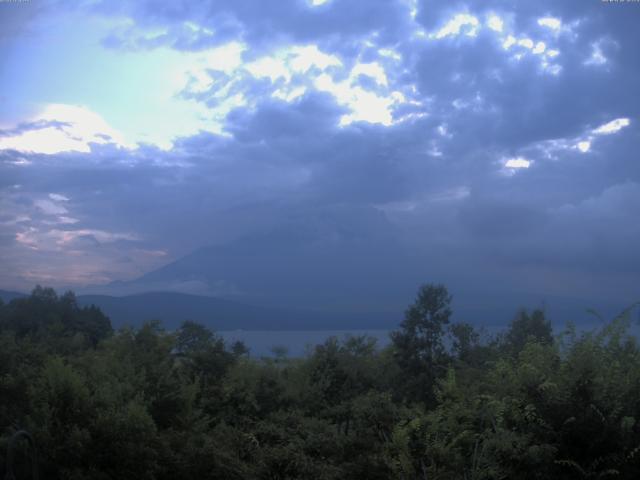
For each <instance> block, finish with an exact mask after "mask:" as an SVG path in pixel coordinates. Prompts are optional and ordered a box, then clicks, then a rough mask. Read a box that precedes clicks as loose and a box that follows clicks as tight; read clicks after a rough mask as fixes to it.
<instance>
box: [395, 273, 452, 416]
mask: <svg viewBox="0 0 640 480" xmlns="http://www.w3.org/2000/svg"><path fill="white" fill-rule="evenodd" d="M451 299H452V297H451V295H450V294H449V292H448V291H447V288H446V287H445V286H444V285H434V284H426V285H422V286H421V287H420V289H419V290H418V295H417V296H416V300H415V302H414V303H413V305H411V306H410V307H409V308H408V309H407V311H406V312H405V319H404V320H403V321H402V323H401V324H400V328H401V329H400V330H399V331H394V332H392V333H391V340H392V343H393V346H394V348H395V358H396V361H397V362H398V365H399V366H400V368H401V370H402V371H403V372H404V373H405V378H404V379H403V385H401V386H400V387H401V389H402V390H404V393H405V396H406V397H408V398H409V399H414V400H422V401H425V402H426V403H427V404H430V403H432V402H433V400H434V394H433V386H434V384H435V381H436V379H437V378H439V377H440V376H441V375H442V374H443V373H444V372H445V371H446V361H447V355H446V351H445V348H444V344H443V342H442V336H443V333H444V327H445V325H447V324H448V323H449V317H451V308H450V305H451Z"/></svg>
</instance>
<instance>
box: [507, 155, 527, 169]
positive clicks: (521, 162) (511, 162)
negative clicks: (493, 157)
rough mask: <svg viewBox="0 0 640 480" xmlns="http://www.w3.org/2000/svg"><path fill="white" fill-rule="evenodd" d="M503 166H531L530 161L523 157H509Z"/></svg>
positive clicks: (517, 167)
mask: <svg viewBox="0 0 640 480" xmlns="http://www.w3.org/2000/svg"><path fill="white" fill-rule="evenodd" d="M504 166H505V167H506V168H514V169H520V168H529V167H530V166H531V161H530V160H527V159H526V158H524V157H515V158H509V159H508V160H507V161H506V162H505V163H504Z"/></svg>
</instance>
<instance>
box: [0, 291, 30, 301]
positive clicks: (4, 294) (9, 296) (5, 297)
mask: <svg viewBox="0 0 640 480" xmlns="http://www.w3.org/2000/svg"><path fill="white" fill-rule="evenodd" d="M26 296H27V294H26V293H20V292H12V291H9V290H0V299H1V300H2V301H3V302H5V303H9V302H10V301H11V300H13V299H14V298H22V297H26Z"/></svg>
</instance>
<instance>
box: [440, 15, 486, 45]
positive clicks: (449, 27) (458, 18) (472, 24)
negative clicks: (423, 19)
mask: <svg viewBox="0 0 640 480" xmlns="http://www.w3.org/2000/svg"><path fill="white" fill-rule="evenodd" d="M479 26H480V21H479V20H478V18H477V17H474V16H473V15H470V14H468V13H459V14H457V15H455V16H454V17H453V18H452V19H451V20H449V21H448V22H447V23H446V24H445V25H444V26H443V27H442V28H441V29H440V30H438V31H437V32H435V33H432V34H431V35H430V37H431V38H435V39H436V40H440V39H442V38H445V37H449V36H452V35H460V34H461V32H462V30H463V29H464V30H466V35H467V36H470V37H474V36H476V35H477V33H478V28H479Z"/></svg>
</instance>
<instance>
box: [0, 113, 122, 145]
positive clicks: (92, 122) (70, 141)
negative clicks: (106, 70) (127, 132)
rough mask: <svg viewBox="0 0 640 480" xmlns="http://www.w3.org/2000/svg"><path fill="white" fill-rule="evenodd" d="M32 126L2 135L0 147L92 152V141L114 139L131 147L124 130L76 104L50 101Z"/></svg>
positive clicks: (110, 141)
mask: <svg viewBox="0 0 640 480" xmlns="http://www.w3.org/2000/svg"><path fill="white" fill-rule="evenodd" d="M30 122H33V123H34V128H33V129H28V130H24V131H21V132H18V133H16V134H14V135H9V136H6V137H0V150H5V149H11V150H17V151H19V152H28V153H45V154H55V153H60V152H70V151H75V152H85V153H87V152H90V151H91V146H90V144H91V143H97V144H106V143H113V144H115V145H118V146H120V147H130V145H127V143H126V142H125V140H124V138H123V136H122V134H121V133H120V132H117V131H116V130H115V129H113V128H112V127H111V126H110V125H108V124H107V122H105V120H104V119H103V118H102V117H101V116H100V115H98V114H97V113H94V112H92V111H90V110H89V109H87V108H85V107H81V106H76V105H64V104H50V105H47V106H46V107H45V108H44V109H43V110H42V111H41V113H39V114H38V115H36V116H35V117H33V118H31V119H30Z"/></svg>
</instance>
